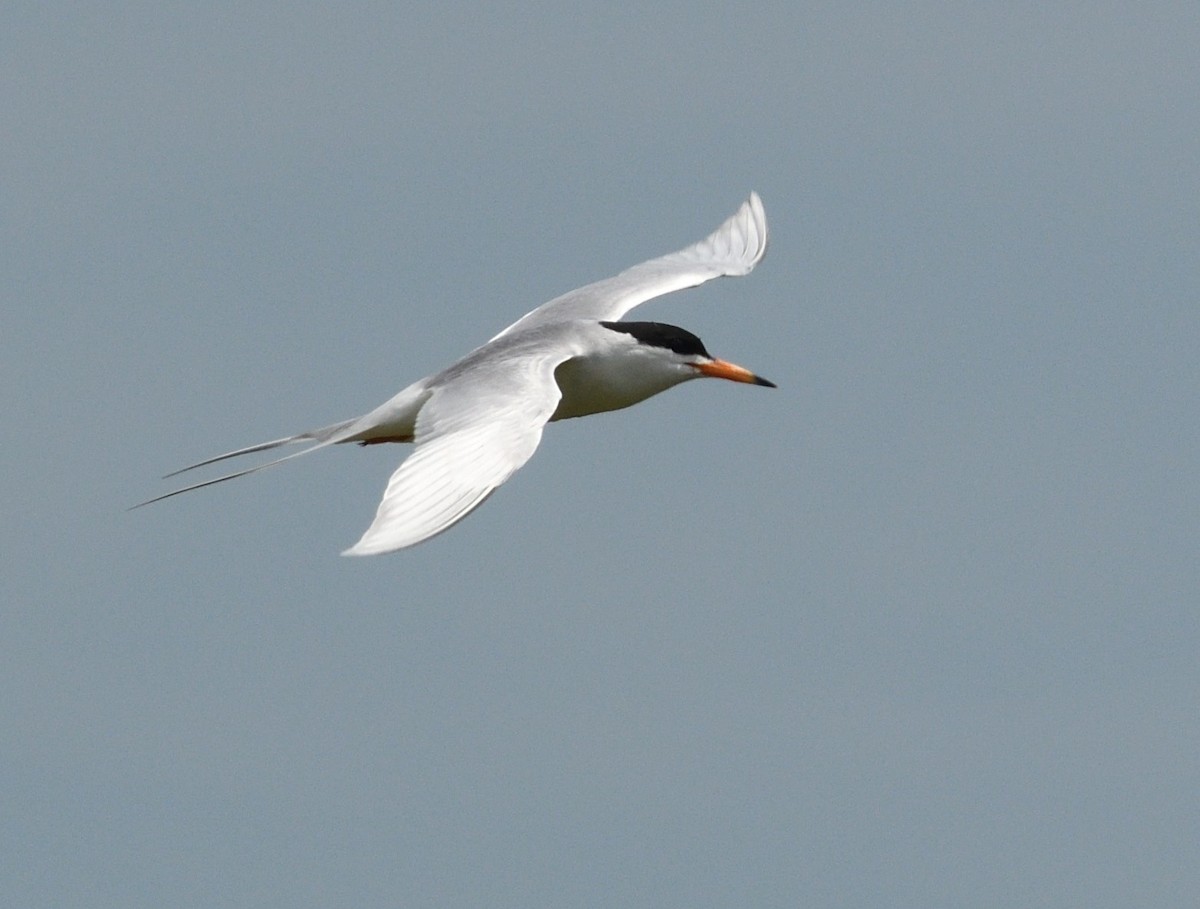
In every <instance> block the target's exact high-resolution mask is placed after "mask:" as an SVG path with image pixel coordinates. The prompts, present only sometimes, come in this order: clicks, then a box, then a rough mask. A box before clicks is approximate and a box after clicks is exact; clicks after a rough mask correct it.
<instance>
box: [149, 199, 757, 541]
mask: <svg viewBox="0 0 1200 909" xmlns="http://www.w3.org/2000/svg"><path fill="white" fill-rule="evenodd" d="M766 250H767V219H766V214H765V213H764V212H763V206H762V201H761V200H760V199H759V197H758V194H757V193H751V194H750V196H749V198H748V199H746V201H745V202H744V203H742V205H741V207H740V208H739V209H738V210H737V211H736V212H735V213H734V214H733V215H732V216H731V217H730V218H729V219H728V220H727V221H725V222H724V223H723V224H722V225H721V226H720V227H718V228H717V229H716V230H715V231H713V232H712V233H711V234H710V235H709V236H708V237H706V238H705V239H703V240H701V241H699V242H698V243H694V244H692V245H691V246H688V247H685V248H684V249H681V250H679V251H678V252H674V253H670V254H669V255H665V256H661V257H659V258H657V259H650V260H649V261H647V262H643V263H642V264H640V265H635V266H633V267H632V268H629V269H626V270H625V271H623V272H621V273H620V274H618V275H615V276H614V277H611V278H606V279H605V280H602V281H597V282H595V283H594V284H588V285H586V286H584V287H580V288H578V289H577V290H572V291H570V292H569V293H566V294H563V295H562V296H560V297H555V298H554V299H553V300H551V301H550V302H548V303H544V304H542V305H541V306H539V307H538V308H537V309H534V310H533V311H531V312H529V313H526V314H525V315H524V316H522V317H521V318H520V319H518V320H517V321H516V322H514V323H513V324H512V325H510V326H508V328H506V329H504V331H502V332H500V334H498V335H496V336H495V337H494V338H492V339H491V340H490V341H488V342H487V343H486V344H484V345H483V346H482V347H478V348H476V349H475V350H473V351H472V352H471V353H469V354H467V355H466V356H465V357H463V358H462V359H460V360H458V361H457V362H455V363H452V364H451V365H450V366H448V367H446V368H445V369H443V370H442V371H441V372H436V373H434V374H433V375H431V376H427V377H426V378H424V379H420V380H418V381H416V382H413V383H412V384H411V385H409V386H408V387H407V388H405V389H404V390H403V391H401V392H400V393H399V394H397V395H396V396H395V397H393V398H391V399H390V400H388V401H386V402H385V403H383V404H381V405H380V406H379V407H376V408H375V409H374V410H372V411H371V412H369V413H367V414H365V415H363V416H361V417H357V418H355V419H352V420H344V421H342V422H340V423H334V424H333V425H332V426H325V427H323V428H321V429H313V430H309V431H308V432H302V433H299V434H297V435H294V436H288V437H287V438H283V439H275V440H273V441H270V442H260V443H259V444H257V445H250V446H248V447H246V448H239V449H237V450H236V451H230V452H226V453H225V454H221V455H217V456H216V457H213V458H208V459H206V460H204V461H200V462H198V463H196V464H192V465H190V466H188V467H184V468H182V469H180V470H176V471H174V472H173V473H170V474H167V477H173V476H176V475H178V474H181V473H184V472H186V471H189V470H194V469H196V468H198V467H205V466H207V465H209V464H215V463H217V462H218V461H224V460H226V459H228V458H236V457H240V456H241V455H247V454H253V453H255V452H260V451H268V450H270V449H273V448H278V447H280V446H283V445H291V444H294V443H303V442H310V443H312V444H311V445H309V446H308V447H307V448H304V449H303V450H301V451H297V452H294V453H292V454H289V455H286V456H284V457H281V458H277V459H275V460H273V461H268V462H266V463H265V464H259V465H257V466H255V467H250V468H247V469H245V470H239V471H237V472H236V473H229V474H225V475H224V476H220V477H216V478H215V479H211V480H205V481H204V482H202V483H195V484H193V485H191V486H185V487H183V488H182V489H176V490H174V491H172V492H168V493H165V494H164V495H161V496H157V497H155V498H153V499H149V500H147V501H145V502H142V503H140V504H139V505H135V506H134V507H135V508H140V507H141V506H142V505H149V504H150V503H151V502H159V501H161V500H163V499H167V498H170V497H171V496H176V495H179V494H180V493H184V492H190V491H192V490H193V489H200V488H202V487H204V486H211V485H213V484H214V483H223V482H225V481H226V480H232V479H234V478H235V477H242V476H245V475H246V474H251V473H255V472H257V471H259V470H263V469H265V468H267V467H272V466H274V465H276V464H281V463H282V462H284V461H289V460H291V459H292V458H297V457H300V456H301V455H305V454H309V453H310V452H313V451H316V450H318V449H320V448H327V447H329V446H330V445H340V444H343V443H345V442H357V443H358V444H360V445H376V444H380V443H384V442H411V443H413V445H414V448H413V451H412V453H411V454H410V455H409V456H408V458H406V459H405V460H404V461H403V462H402V463H401V464H400V467H399V468H398V469H397V470H396V472H395V473H393V474H392V476H391V479H390V480H388V484H387V488H386V489H385V490H384V493H383V500H382V501H381V502H380V503H379V510H378V512H377V513H376V515H375V520H374V521H372V522H371V526H370V527H368V528H367V530H366V532H365V533H364V534H363V536H362V539H361V540H359V541H358V542H357V543H355V544H354V545H353V546H351V547H350V548H349V549H347V550H345V552H343V553H342V554H343V555H356V556H357V555H375V554H378V553H384V552H394V551H396V550H398V549H405V548H407V547H409V546H415V545H416V544H417V543H422V542H424V541H425V540H428V539H430V538H431V537H434V536H437V535H438V534H440V533H442V532H444V531H446V530H449V529H450V528H451V527H452V526H454V525H455V524H457V523H458V522H459V521H461V520H462V519H463V518H465V517H466V516H467V515H468V514H470V513H471V512H472V511H473V510H475V509H476V508H478V507H479V506H480V505H482V504H483V502H484V500H486V499H487V498H488V496H490V495H491V494H492V493H493V492H495V491H496V489H497V488H499V487H500V485H501V484H503V483H504V482H505V481H506V480H507V479H508V478H509V477H511V476H512V475H513V474H514V473H516V471H517V470H518V469H520V468H521V466H522V465H523V464H524V463H525V462H526V461H528V460H529V458H530V457H532V456H533V453H534V451H535V450H536V449H537V447H538V443H539V442H540V441H541V438H542V429H543V427H544V426H545V425H546V424H547V423H551V422H554V421H555V420H566V419H570V418H572V417H583V416H588V415H589V414H595V413H603V412H605V411H610V410H620V409H621V408H624V407H629V406H631V405H633V404H637V403H638V402H640V401H644V400H646V399H647V398H649V397H652V396H654V395H656V394H658V393H659V392H662V391H666V390H667V389H668V388H671V387H673V386H675V385H678V384H680V383H681V382H687V381H689V380H691V379H698V378H703V377H711V378H717V379H728V380H730V381H733V382H743V383H747V384H751V385H764V386H766V387H768V388H774V387H775V384H774V383H773V382H768V381H767V380H766V379H764V378H762V377H761V376H758V375H755V374H754V373H752V372H750V370H748V369H744V368H743V367H741V366H736V365H734V364H733V363H730V362H728V361H726V360H721V359H718V358H716V357H714V356H712V355H711V354H710V353H709V352H708V351H707V350H706V349H705V347H704V344H703V342H702V341H701V340H700V339H699V338H698V337H696V336H695V335H694V334H692V333H691V332H690V331H687V330H685V329H683V328H679V327H677V326H674V325H667V324H665V323H661V322H632V321H630V322H624V321H620V320H621V318H622V317H623V316H624V315H625V314H626V313H628V312H629V311H630V310H631V309H633V308H634V307H635V306H639V305H641V304H642V303H645V302H646V301H647V300H652V299H654V298H655V297H659V296H662V295H663V294H668V293H671V292H673V291H677V290H683V289H684V288H688V287H695V286H697V285H700V284H703V283H705V282H706V281H710V280H712V279H713V278H719V277H725V276H730V277H736V276H741V275H745V274H748V273H749V272H750V271H751V269H753V268H754V266H755V265H757V264H758V263H759V261H760V260H761V259H762V257H763V254H764V253H765V252H766ZM164 479H165V478H164Z"/></svg>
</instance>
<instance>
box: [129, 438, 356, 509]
mask: <svg viewBox="0 0 1200 909" xmlns="http://www.w3.org/2000/svg"><path fill="white" fill-rule="evenodd" d="M286 441H289V442H290V441H295V440H292V439H288V440H286ZM278 444H283V443H267V444H266V445H261V446H258V447H257V448H250V449H246V450H245V451H239V452H234V453H233V454H246V453H249V452H250V451H256V450H257V451H261V450H262V449H263V448H269V447H273V445H278ZM333 444H336V440H334V439H326V440H325V441H324V442H318V443H317V444H316V445H310V446H309V447H308V448H305V449H304V450H303V451H294V452H292V453H291V454H290V455H284V456H283V457H282V458H276V459H275V460H274V461H267V463H265V464H256V465H254V466H253V467H247V468H246V469H245V470H239V471H237V472H236V473H227V474H225V475H224V476H220V477H214V478H213V479H211V480H205V481H204V482H202V483H193V484H192V485H191V486H184V487H183V488H182V489H173V490H171V491H170V492H165V493H163V494H162V495H161V496H155V497H154V498H153V499H147V500H146V501H145V502H138V503H137V504H136V505H132V506H130V507H129V508H128V509H127V510H128V511H133V510H134V509H135V508H141V507H142V506H143V505H153V504H154V503H155V502H161V501H162V500H163V499H169V498H171V497H172V496H177V495H181V494H182V493H185V492H191V491H192V490H193V489H203V488H204V487H205V486H212V485H214V484H216V483H224V482H225V481H226V480H235V479H237V478H238V477H244V476H246V475H247V474H250V473H257V472H258V471H260V470H266V469H267V468H268V467H274V466H275V465H276V464H282V463H283V462H284V461H290V460H291V459H292V458H298V457H300V456H301V455H306V454H309V453H310V452H313V451H316V450H317V449H318V448H326V447H328V446H329V445H333ZM233 454H229V455H222V456H221V457H218V458H213V461H219V460H221V458H225V457H233ZM205 463H207V464H211V463H212V461H206V462H205ZM195 466H197V467H199V466H201V465H199V464H197V465H195ZM184 469H185V470H189V469H190V468H184ZM176 472H177V473H182V471H176Z"/></svg>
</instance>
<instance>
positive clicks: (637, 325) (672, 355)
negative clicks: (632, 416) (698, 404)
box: [600, 322, 775, 388]
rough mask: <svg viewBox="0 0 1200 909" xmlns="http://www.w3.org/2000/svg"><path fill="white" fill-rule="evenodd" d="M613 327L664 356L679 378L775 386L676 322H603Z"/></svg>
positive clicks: (648, 350)
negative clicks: (711, 349) (708, 346)
mask: <svg viewBox="0 0 1200 909" xmlns="http://www.w3.org/2000/svg"><path fill="white" fill-rule="evenodd" d="M600 324H601V325H603V326H604V327H605V328H607V329H609V330H610V331H616V332H622V333H624V334H627V335H629V336H630V337H631V338H632V339H633V340H634V341H635V342H636V343H637V344H638V346H639V347H641V348H643V349H644V350H645V351H646V352H647V353H649V354H652V355H654V356H655V357H656V358H657V359H659V360H661V361H662V363H663V365H664V366H665V367H666V368H668V369H673V370H678V371H679V378H678V381H681V382H682V381H686V380H687V379H697V378H701V377H705V376H707V377H709V378H713V379H728V380H729V381H731V382H744V383H746V384H748V385H763V386H765V387H767V388H774V387H775V383H774V382H771V381H769V380H767V379H764V378H763V377H762V376H759V375H755V374H754V373H752V372H751V371H750V370H748V369H746V368H744V367H742V366H738V365H736V364H734V363H730V362H729V361H728V360H721V359H718V358H717V357H714V356H713V355H712V354H710V353H709V352H708V350H707V349H705V347H704V342H703V341H701V340H700V339H699V338H698V337H696V336H695V335H694V334H692V333H691V332H690V331H688V330H687V329H686V328H680V327H679V326H677V325H667V324H666V323H664V322H601V323H600Z"/></svg>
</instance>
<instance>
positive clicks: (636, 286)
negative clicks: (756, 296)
mask: <svg viewBox="0 0 1200 909" xmlns="http://www.w3.org/2000/svg"><path fill="white" fill-rule="evenodd" d="M766 251H767V216H766V213H765V212H764V211H763V205H762V200H761V199H759V197H758V193H753V192H752V193H750V197H749V198H748V199H747V200H746V201H745V202H743V203H742V205H741V207H740V208H739V209H738V210H737V211H736V212H734V214H733V215H732V216H731V217H730V218H729V219H728V220H726V221H725V223H724V224H722V225H721V226H720V227H718V228H717V229H716V230H715V231H713V232H712V233H711V234H709V235H708V236H707V237H705V238H704V239H703V240H701V241H700V242H698V243H693V244H692V245H691V246H688V247H685V248H684V249H681V250H679V251H678V252H673V253H670V254H668V255H665V256H660V257H659V258H657V259H651V260H649V261H648V262H643V263H641V264H640V265H635V266H633V267H632V268H628V269H626V270H625V271H623V272H621V273H620V274H618V275H614V276H613V277H611V278H605V279H604V280H603V281H596V282H595V283H593V284H587V285H585V286H583V287H580V288H578V289H576V290H572V291H569V292H568V293H565V294H563V295H562V296H560V297H555V298H554V299H553V300H551V301H549V302H548V303H543V304H542V305H541V306H539V307H538V308H537V309H535V310H533V311H532V312H529V313H526V314H525V315H524V316H522V317H521V318H520V319H518V320H517V321H516V322H514V323H513V324H512V325H510V326H509V327H508V328H506V329H504V331H502V332H501V333H500V334H499V335H497V336H496V337H503V336H504V335H506V334H508V333H509V332H512V331H514V330H515V329H518V328H522V329H524V328H530V327H533V326H535V325H543V324H548V323H551V322H559V321H564V320H567V319H595V320H597V321H616V320H617V319H620V318H621V317H622V316H623V315H625V313H627V312H629V310H631V309H633V308H634V307H635V306H639V305H641V304H642V303H645V302H646V301H647V300H652V299H654V298H655V297H659V296H662V295H663V294H668V293H671V292H672V291H676V290H683V289H684V288H687V287H695V286H697V285H699V284H703V283H704V282H706V281H711V280H712V279H713V278H720V277H726V276H730V277H734V276H740V275H745V274H748V273H749V272H750V271H751V270H752V269H753V268H754V266H755V265H757V264H758V263H759V261H760V260H761V259H762V257H763V255H764V254H765V253H766Z"/></svg>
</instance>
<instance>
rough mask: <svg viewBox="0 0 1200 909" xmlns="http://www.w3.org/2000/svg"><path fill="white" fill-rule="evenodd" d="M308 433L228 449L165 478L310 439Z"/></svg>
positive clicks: (173, 472) (164, 477)
mask: <svg viewBox="0 0 1200 909" xmlns="http://www.w3.org/2000/svg"><path fill="white" fill-rule="evenodd" d="M309 438H310V436H309V435H308V434H302V435H298V436H288V437H287V438H286V439H275V440H273V441H271V442H259V443H258V444H257V445H249V446H247V447H246V448H239V449H238V450H237V451H227V452H225V454H219V455H217V456H216V457H215V458H206V459H205V460H203V461H197V462H196V463H195V464H189V465H188V466H187V467H180V468H179V469H178V470H172V471H171V472H170V473H165V474H163V479H164V480H168V479H170V478H171V477H177V476H179V475H180V474H181V473H187V472H188V471H189V470H195V469H196V468H197V467H207V466H208V465H209V464H216V463H217V462H218V461H224V460H226V459H228V458H237V457H241V456H242V455H247V454H254V453H255V452H256V451H269V450H270V449H272V448H278V447H280V446H281V445H290V444H292V443H293V442H303V441H305V440H307V439H309Z"/></svg>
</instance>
